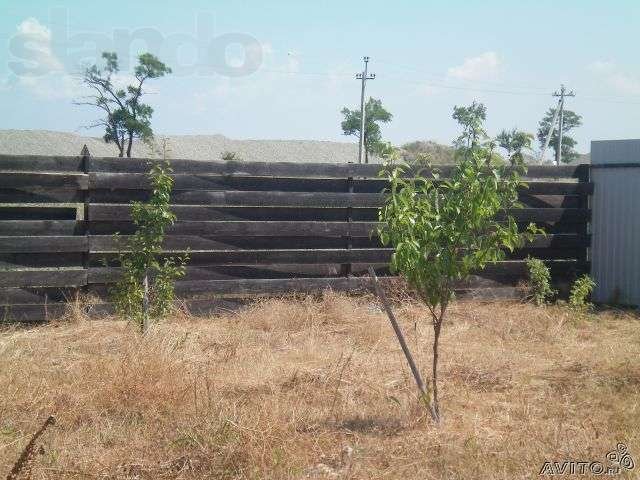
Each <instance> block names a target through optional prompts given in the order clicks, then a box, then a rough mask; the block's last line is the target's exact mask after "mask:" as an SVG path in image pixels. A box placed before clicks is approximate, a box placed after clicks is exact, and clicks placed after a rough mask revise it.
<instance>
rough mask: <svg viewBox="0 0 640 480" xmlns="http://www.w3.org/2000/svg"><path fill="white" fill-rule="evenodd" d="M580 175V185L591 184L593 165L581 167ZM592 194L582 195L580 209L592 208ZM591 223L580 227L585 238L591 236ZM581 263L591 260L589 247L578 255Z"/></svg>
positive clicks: (580, 231) (579, 203) (580, 232)
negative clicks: (590, 200)
mask: <svg viewBox="0 0 640 480" xmlns="http://www.w3.org/2000/svg"><path fill="white" fill-rule="evenodd" d="M579 168H580V170H579V173H578V182H580V183H589V181H590V180H591V165H581V166H580V167H579ZM590 196H591V195H590V194H589V193H581V194H580V196H579V197H578V198H579V199H580V200H579V201H578V208H584V209H589V206H590V202H589V199H590ZM590 223H591V220H589V221H587V222H584V224H582V225H581V226H580V229H579V231H578V233H579V234H580V235H583V236H585V237H586V236H587V235H589V233H590V231H591V228H590ZM577 259H578V260H579V261H582V262H586V261H588V260H589V247H585V248H583V249H581V250H580V252H579V254H578V258H577Z"/></svg>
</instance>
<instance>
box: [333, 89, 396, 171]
mask: <svg viewBox="0 0 640 480" xmlns="http://www.w3.org/2000/svg"><path fill="white" fill-rule="evenodd" d="M364 109H365V125H364V149H365V161H366V162H367V163H368V162H369V154H370V153H371V154H374V153H380V151H381V150H380V149H381V148H382V144H383V142H382V132H381V130H380V123H388V122H390V121H391V119H392V118H393V115H391V114H390V113H389V112H388V111H387V110H385V108H384V107H383V106H382V100H378V99H375V98H371V97H370V98H369V100H368V101H367V103H366V104H365V107H364ZM341 113H342V115H344V120H343V121H342V124H341V126H342V131H343V132H344V134H345V135H355V136H357V137H358V138H360V127H361V125H360V124H361V115H360V110H349V109H348V108H346V107H345V108H343V109H342V112H341Z"/></svg>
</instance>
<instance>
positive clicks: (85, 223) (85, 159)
mask: <svg viewBox="0 0 640 480" xmlns="http://www.w3.org/2000/svg"><path fill="white" fill-rule="evenodd" d="M80 155H81V157H82V165H81V168H82V173H84V174H85V175H87V176H88V175H89V170H90V166H89V162H90V158H91V152H89V148H88V147H87V146H86V145H84V146H83V147H82V151H81V152H80ZM90 188H91V185H88V186H87V188H86V189H83V190H82V191H81V192H82V208H83V213H82V224H81V225H82V229H81V232H82V235H84V238H85V240H86V246H85V249H84V251H83V252H82V268H84V270H85V273H86V274H87V277H88V275H89V262H90V257H89V238H88V237H89V235H90V233H91V229H90V226H89V203H90V201H91V198H90V192H89V190H90ZM81 290H82V292H84V293H87V292H88V290H89V282H88V280H87V282H85V284H84V285H82V287H81Z"/></svg>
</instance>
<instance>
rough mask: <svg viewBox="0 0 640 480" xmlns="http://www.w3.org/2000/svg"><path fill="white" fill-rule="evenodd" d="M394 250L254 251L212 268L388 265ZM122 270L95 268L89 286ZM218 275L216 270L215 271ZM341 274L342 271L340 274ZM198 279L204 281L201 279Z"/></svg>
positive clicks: (217, 258) (223, 255)
mask: <svg viewBox="0 0 640 480" xmlns="http://www.w3.org/2000/svg"><path fill="white" fill-rule="evenodd" d="M391 253H392V251H391V249H366V250H360V249H351V250H347V249H343V250H262V251H260V250H253V251H242V250H235V251H221V252H210V253H209V259H210V260H209V261H210V265H245V266H246V265H278V264H297V265H312V264H320V265H324V264H334V265H339V264H342V263H351V262H357V263H384V262H388V261H389V259H390V258H391ZM187 269H188V273H189V274H193V273H199V274H202V273H203V272H205V271H206V269H205V268H204V267H187ZM297 270H298V271H301V272H311V271H312V269H310V268H309V269H305V268H300V267H297ZM120 271H121V270H120V268H118V267H91V268H90V269H89V274H88V275H89V276H88V279H89V283H106V282H109V281H113V280H114V279H115V278H117V276H118V275H119V273H120ZM214 271H215V270H214ZM338 273H339V269H338V270H337V271H336V274H338ZM197 278H203V277H202V276H199V277H197Z"/></svg>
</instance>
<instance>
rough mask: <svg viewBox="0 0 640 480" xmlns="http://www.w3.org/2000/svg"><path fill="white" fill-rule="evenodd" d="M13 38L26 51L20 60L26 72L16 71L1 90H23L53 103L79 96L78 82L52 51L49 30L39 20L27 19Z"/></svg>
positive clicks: (19, 26) (17, 29)
mask: <svg viewBox="0 0 640 480" xmlns="http://www.w3.org/2000/svg"><path fill="white" fill-rule="evenodd" d="M16 38H19V39H22V41H23V42H24V44H25V45H26V46H27V47H28V49H27V51H28V56H27V57H26V58H21V60H23V62H24V63H23V65H24V69H25V72H24V73H22V72H20V71H16V74H15V75H11V76H10V77H9V78H7V79H6V80H5V81H4V82H3V85H2V87H0V90H26V91H28V92H29V93H31V94H32V95H35V96H37V97H39V98H43V99H48V100H53V99H63V98H73V97H77V96H78V95H79V94H81V87H80V82H79V80H78V79H77V78H74V77H73V76H71V75H70V74H69V73H68V72H67V71H66V70H65V68H64V65H63V64H62V62H61V61H60V59H59V58H58V57H57V56H56V54H55V53H54V51H53V47H52V38H51V30H49V28H48V27H46V26H45V25H42V24H41V23H40V22H39V21H38V19H36V18H33V17H30V18H27V19H26V20H23V21H22V22H21V23H20V24H18V26H17V27H16Z"/></svg>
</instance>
